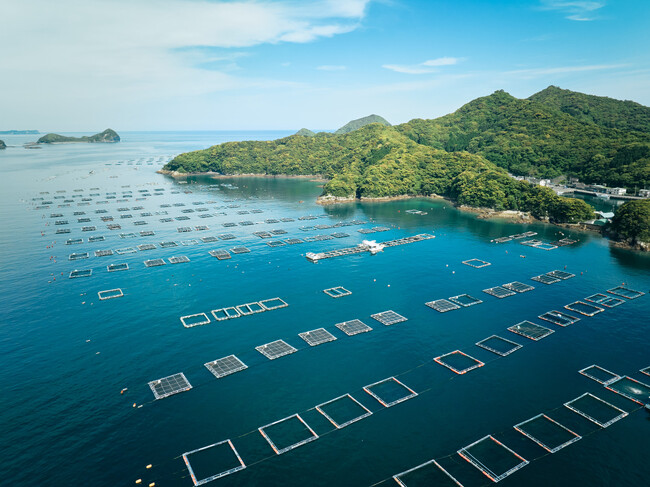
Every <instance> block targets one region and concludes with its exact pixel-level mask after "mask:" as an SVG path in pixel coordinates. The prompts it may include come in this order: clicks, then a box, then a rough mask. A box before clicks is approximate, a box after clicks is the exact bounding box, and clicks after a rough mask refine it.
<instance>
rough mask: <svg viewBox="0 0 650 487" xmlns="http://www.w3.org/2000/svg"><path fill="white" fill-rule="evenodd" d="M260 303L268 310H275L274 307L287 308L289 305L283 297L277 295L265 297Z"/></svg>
mask: <svg viewBox="0 0 650 487" xmlns="http://www.w3.org/2000/svg"><path fill="white" fill-rule="evenodd" d="M259 304H261V305H262V307H263V308H264V309H265V310H267V311H273V310H274V309H280V308H286V307H287V306H289V305H288V304H287V303H286V302H285V301H284V300H283V299H281V298H277V297H276V298H270V299H263V300H262V301H260V302H259Z"/></svg>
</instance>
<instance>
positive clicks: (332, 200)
mask: <svg viewBox="0 0 650 487" xmlns="http://www.w3.org/2000/svg"><path fill="white" fill-rule="evenodd" d="M156 172H157V173H158V174H163V175H165V176H170V177H172V178H174V179H185V178H187V177H196V176H208V177H210V178H212V179H217V180H218V179H235V178H242V177H246V178H267V179H278V178H281V179H308V180H311V181H314V182H322V183H324V182H327V181H329V180H328V179H326V178H323V176H321V175H318V174H300V175H286V174H256V173H249V174H221V173H217V172H212V171H210V172H200V173H180V172H177V171H167V170H165V169H159V170H158V171H156ZM409 199H432V200H440V199H442V200H445V201H447V202H449V203H451V204H452V205H454V207H455V208H456V209H457V210H459V211H464V212H467V213H472V214H474V215H475V216H476V218H477V219H480V220H492V219H503V220H508V221H510V222H512V223H544V224H547V225H553V226H556V227H560V228H566V229H568V230H573V231H582V232H588V233H596V234H598V235H600V236H601V237H603V238H606V239H607V240H608V241H609V243H610V245H611V246H612V247H616V248H621V249H626V250H634V251H637V252H649V251H650V244H645V243H643V242H641V243H635V244H630V243H629V242H623V241H620V240H613V239H612V238H610V237H609V236H608V235H607V234H606V233H605V232H604V231H603V229H602V228H599V227H593V226H587V225H586V224H584V223H553V222H551V221H549V220H548V219H540V218H536V217H534V216H533V215H531V214H530V213H528V212H524V211H517V210H495V209H492V208H475V207H472V206H467V205H458V204H456V202H455V201H454V200H452V199H451V198H448V197H446V196H440V195H437V194H431V195H406V194H404V195H397V196H378V197H366V196H362V197H361V198H357V197H356V196H352V195H350V196H332V195H324V196H323V195H321V196H319V197H317V198H316V204H318V205H321V206H331V205H339V204H348V203H354V202H361V203H383V202H390V201H400V200H409Z"/></svg>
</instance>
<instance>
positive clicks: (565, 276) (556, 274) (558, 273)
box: [546, 270, 576, 281]
mask: <svg viewBox="0 0 650 487" xmlns="http://www.w3.org/2000/svg"><path fill="white" fill-rule="evenodd" d="M546 275H547V276H550V277H556V278H558V279H562V280H563V281H566V280H567V279H571V278H572V277H575V276H576V275H575V274H571V273H570V272H565V271H559V270H555V271H551V272H547V273H546Z"/></svg>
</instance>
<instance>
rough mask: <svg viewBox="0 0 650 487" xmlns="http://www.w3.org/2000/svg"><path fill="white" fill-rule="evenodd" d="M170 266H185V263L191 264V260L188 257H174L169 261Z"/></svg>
mask: <svg viewBox="0 0 650 487" xmlns="http://www.w3.org/2000/svg"><path fill="white" fill-rule="evenodd" d="M167 260H168V261H169V263H170V264H184V263H185V262H189V261H190V259H189V257H187V256H186V255H178V256H173V257H170V258H169V259H167Z"/></svg>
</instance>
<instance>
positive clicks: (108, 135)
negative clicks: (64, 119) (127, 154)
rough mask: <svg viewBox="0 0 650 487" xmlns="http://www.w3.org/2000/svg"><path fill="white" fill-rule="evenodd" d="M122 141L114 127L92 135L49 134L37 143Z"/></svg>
mask: <svg viewBox="0 0 650 487" xmlns="http://www.w3.org/2000/svg"><path fill="white" fill-rule="evenodd" d="M119 141H120V136H119V135H117V132H115V130H113V129H106V130H104V131H103V132H100V133H98V134H95V135H91V136H85V135H84V136H83V137H67V136H65V135H59V134H47V135H44V136H43V137H41V138H40V139H38V141H37V142H36V143H37V144H70V143H77V142H87V143H115V142H119Z"/></svg>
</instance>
